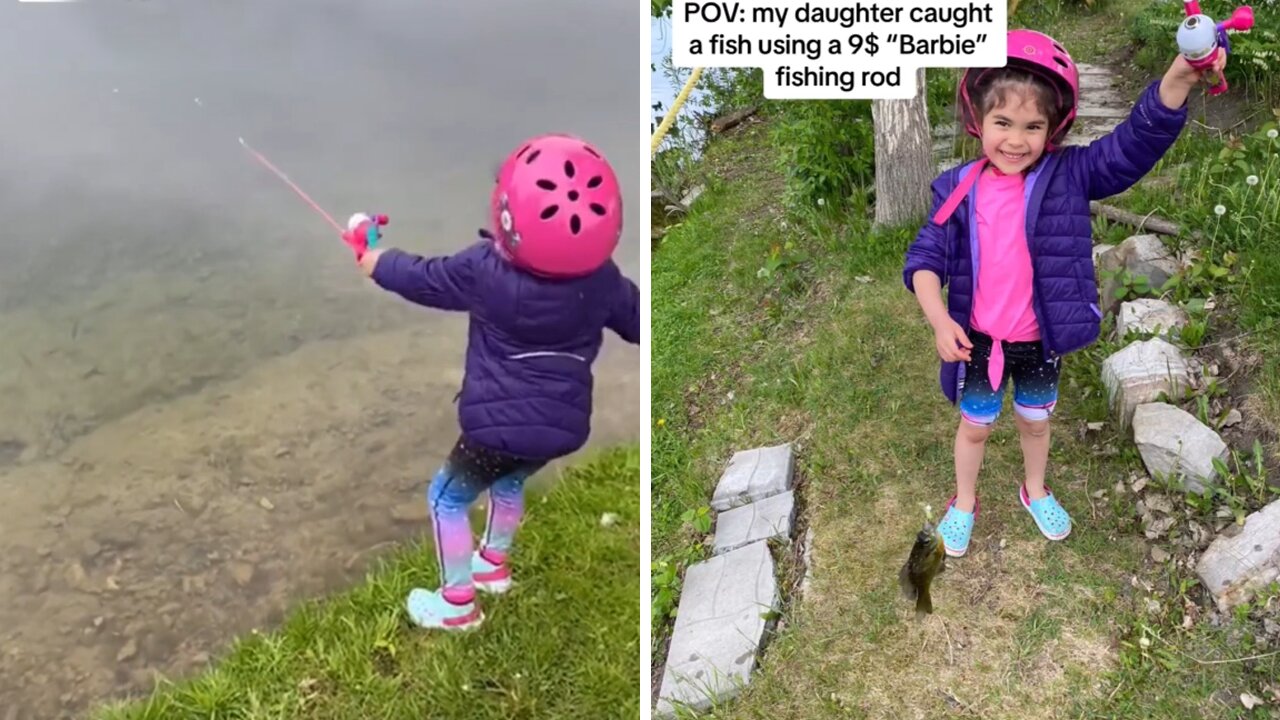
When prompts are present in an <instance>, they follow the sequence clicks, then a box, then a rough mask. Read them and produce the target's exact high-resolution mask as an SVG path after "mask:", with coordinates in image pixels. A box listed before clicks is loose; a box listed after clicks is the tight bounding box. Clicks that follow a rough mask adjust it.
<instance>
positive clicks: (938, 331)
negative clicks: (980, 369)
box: [933, 318, 973, 362]
mask: <svg viewBox="0 0 1280 720" xmlns="http://www.w3.org/2000/svg"><path fill="white" fill-rule="evenodd" d="M933 340H934V344H935V345H936V346H937V348H938V355H939V356H940V357H941V358H942V359H943V360H944V361H946V362H960V361H962V360H963V361H965V362H968V361H969V359H970V353H969V350H970V349H971V348H972V347H973V343H971V342H969V336H968V335H966V334H965V332H964V328H962V327H960V325H959V323H957V322H956V321H955V320H952V319H951V318H947V319H946V320H945V321H944V322H943V323H942V326H941V327H935V328H934V329H933ZM957 343H958V345H957Z"/></svg>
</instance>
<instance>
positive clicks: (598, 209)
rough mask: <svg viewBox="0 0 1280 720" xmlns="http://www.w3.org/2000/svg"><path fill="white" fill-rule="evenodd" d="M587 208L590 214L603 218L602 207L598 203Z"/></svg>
mask: <svg viewBox="0 0 1280 720" xmlns="http://www.w3.org/2000/svg"><path fill="white" fill-rule="evenodd" d="M588 207H590V208H591V212H593V213H595V214H597V215H599V216H600V217H604V206H603V205H601V204H600V203H591V204H590V205H589V206H588Z"/></svg>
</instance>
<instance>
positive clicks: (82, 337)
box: [0, 0, 641, 720]
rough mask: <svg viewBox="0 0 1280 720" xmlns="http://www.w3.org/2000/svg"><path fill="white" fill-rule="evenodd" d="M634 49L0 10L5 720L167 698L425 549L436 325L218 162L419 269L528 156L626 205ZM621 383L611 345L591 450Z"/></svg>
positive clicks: (280, 22) (447, 430) (307, 22)
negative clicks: (399, 554)
mask: <svg viewBox="0 0 1280 720" xmlns="http://www.w3.org/2000/svg"><path fill="white" fill-rule="evenodd" d="M486 18H489V19H486ZM639 22H640V17H639V15H638V13H637V10H636V8H635V7H634V6H633V5H631V4H628V3H601V2H591V0H549V1H547V2H540V3H523V2H519V1H518V0H504V1H502V2H489V3H481V4H467V3H421V2H417V1H416V0H413V1H411V0H400V1H392V0H378V1H370V2H362V3H350V2H330V1H327V0H326V1H320V0H277V1H276V2H271V3H254V2H248V1H247V0H245V1H229V2H219V3H166V2H127V3H126V2H105V3H97V2H85V3H76V4H18V3H12V2H11V3H4V4H0V99H2V100H3V103H4V106H5V110H4V112H3V113H0V217H3V219H4V227H3V230H0V411H2V412H0V719H2V720H18V719H25V718H37V717H38V718H55V717H73V716H80V715H82V714H83V713H84V712H85V711H86V709H87V708H88V707H90V705H92V704H95V703H97V702H100V701H103V700H107V699H111V698H116V697H120V696H123V695H125V694H128V693H131V692H143V691H146V690H147V689H149V688H150V686H151V683H152V680H151V677H152V673H153V672H160V673H163V674H165V675H168V676H171V677H172V676H176V675H181V674H184V673H188V672H194V671H196V670H198V669H199V668H200V667H202V666H203V663H205V662H206V661H207V660H208V659H209V658H211V657H212V658H216V657H217V656H218V654H219V652H221V651H222V650H223V649H224V648H225V644H226V643H227V642H228V641H230V640H231V639H232V638H233V637H234V636H235V635H236V634H238V633H242V632H246V631H248V630H249V629H251V628H255V627H259V628H262V627H269V626H270V624H271V623H272V622H275V621H276V620H278V619H279V618H280V617H281V616H282V614H283V613H284V612H285V611H286V610H287V608H288V607H289V605H290V603H292V602H295V601H297V600H298V599H301V598H304V597H308V596H311V595H314V594H316V593H320V592H324V591H326V590H332V589H337V588H340V587H342V586H344V585H346V584H347V583H349V582H352V581H354V580H356V579H358V578H359V577H361V576H362V574H363V571H364V569H365V567H366V565H367V563H368V562H369V560H370V559H372V558H373V557H374V556H375V555H376V554H377V553H378V552H380V551H381V550H384V549H385V548H386V547H387V545H388V543H389V542H390V541H395V540H399V539H404V538H408V537H412V536H416V535H419V534H422V533H425V532H427V527H426V520H425V503H424V502H423V496H422V491H423V488H424V485H425V483H426V481H427V479H428V478H429V477H430V475H431V473H432V472H433V471H434V469H435V467H436V466H437V465H438V464H439V462H440V461H441V460H442V459H443V457H444V454H445V453H446V452H447V451H448V449H449V447H450V446H451V444H452V442H453V439H454V437H455V434H456V427H457V426H456V420H455V415H454V411H455V407H454V405H452V403H451V399H452V397H453V394H454V392H455V391H456V388H457V385H458V382H459V380H460V377H461V359H462V352H463V345H462V342H463V339H464V337H465V335H464V332H463V331H464V327H465V326H464V322H465V320H464V318H461V317H458V316H452V315H446V314H443V313H438V312H433V311H429V310H425V309H419V308H414V307H411V306H409V305H407V304H406V303H404V302H403V301H401V300H400V299H399V298H397V297H395V296H392V295H390V294H388V293H385V292H383V291H381V290H379V289H377V288H376V287H374V286H372V285H371V284H370V283H369V282H368V281H366V280H365V279H364V278H363V277H362V276H361V275H359V273H358V272H357V271H356V270H355V268H354V267H353V264H352V262H351V259H350V256H349V254H348V253H347V251H346V248H345V247H344V246H342V245H341V243H340V241H339V240H338V239H337V238H336V237H334V234H333V232H332V231H331V230H330V229H329V227H328V226H327V224H326V223H325V221H324V220H322V219H321V218H320V217H319V216H318V215H317V214H316V213H314V212H313V211H312V210H311V209H309V208H308V207H307V206H306V205H305V204H303V203H302V202H301V201H300V200H299V199H298V198H297V197H296V196H294V195H293V194H292V193H291V192H290V191H289V190H288V188H287V187H286V186H285V185H283V184H282V183H281V182H280V181H279V180H278V179H276V178H275V177H274V176H272V175H270V174H269V173H268V172H267V171H266V170H264V169H263V168H262V167H261V166H259V165H257V164H255V163H254V162H253V160H252V158H251V157H250V156H249V155H248V154H247V153H246V152H245V151H244V149H243V148H241V146H240V145H239V143H238V141H237V138H238V137H244V138H245V140H246V141H248V142H249V143H250V144H251V145H253V146H254V147H255V148H256V149H258V150H259V151H261V152H262V153H264V154H265V155H266V156H267V157H268V158H270V159H271V161H272V162H273V163H275V164H276V165H277V166H279V167H280V168H281V169H282V170H284V172H286V173H288V174H289V176H290V177H291V178H292V179H293V180H294V181H295V182H297V183H298V184H299V185H300V186H302V187H303V189H305V190H306V191H307V192H308V193H310V194H311V195H312V197H314V198H315V200H316V201H317V202H319V203H320V204H321V205H322V206H324V207H326V208H327V209H328V210H329V211H330V212H332V213H334V215H336V216H337V217H338V218H339V220H340V221H341V219H342V218H345V217H346V216H347V215H348V214H350V213H351V212H354V211H357V210H365V209H368V210H375V211H378V212H386V213H388V214H390V216H391V221H392V224H391V226H390V227H389V228H388V234H389V238H388V241H389V242H390V243H392V244H395V245H398V246H400V247H404V248H406V249H410V250H414V251H418V252H423V253H437V252H450V251H453V250H455V249H458V248H461V247H462V246H464V245H465V244H467V243H469V242H471V240H472V239H473V237H474V231H475V229H476V228H478V227H480V226H481V225H482V224H483V223H484V210H485V207H486V203H487V192H488V190H489V188H490V182H491V178H492V172H493V170H494V168H495V167H496V164H497V163H498V162H499V161H500V159H501V158H502V156H503V155H504V154H505V153H506V152H507V151H508V150H509V149H510V148H511V147H512V146H513V145H514V144H515V143H516V142H518V141H519V140H520V139H522V138H523V137H524V136H526V135H528V134H531V133H536V132H542V131H545V130H548V129H564V130H568V131H571V132H576V133H579V134H582V135H584V136H586V137H589V138H592V139H593V140H595V141H596V142H597V143H598V144H599V145H600V146H601V147H602V148H603V149H604V151H605V152H606V153H607V154H608V155H609V156H610V157H611V159H612V160H613V161H614V163H615V164H616V166H617V169H618V172H619V176H620V177H621V178H622V180H623V183H624V188H625V190H626V191H627V192H628V196H629V198H637V200H632V201H631V204H630V205H629V208H639V207H640V202H639V201H638V198H640V197H641V193H640V188H639V187H637V185H636V183H637V182H638V180H637V178H638V176H639V173H638V161H639V157H638V144H637V140H638V138H637V136H636V132H637V122H636V118H637V110H638V109H639V107H638V105H639V87H638V85H639V80H638V77H637V72H636V52H635V50H636V42H637V38H638V36H639ZM197 99H198V102H197ZM638 212H639V210H638V209H632V210H630V211H629V218H628V219H629V221H630V224H629V226H628V232H627V234H626V237H625V238H624V245H623V248H622V249H621V250H620V251H619V255H618V259H619V262H620V264H621V265H622V266H623V267H624V269H625V270H626V271H627V272H628V273H629V274H631V275H632V276H633V277H634V276H635V273H636V272H637V270H638V268H639V252H640V246H639V243H638V242H637V241H636V218H637V215H638ZM638 368H639V354H638V352H637V351H636V349H635V348H634V347H631V346H626V345H624V344H622V343H621V342H619V341H617V339H616V338H613V337H610V339H609V340H608V341H607V343H606V347H605V351H604V353H603V355H602V357H601V360H600V362H599V364H598V389H597V398H598V401H599V412H598V413H597V424H596V433H595V436H594V438H593V443H594V444H602V443H612V442H617V441H623V440H630V439H633V438H634V437H635V436H636V435H637V433H638V421H639V419H638V416H639V382H638V377H639V371H638ZM606 401H607V402H606Z"/></svg>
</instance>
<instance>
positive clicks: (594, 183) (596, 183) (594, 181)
mask: <svg viewBox="0 0 1280 720" xmlns="http://www.w3.org/2000/svg"><path fill="white" fill-rule="evenodd" d="M602 182H604V178H602V177H600V176H599V175H596V176H594V177H592V178H591V179H590V180H588V181H587V187H589V188H591V189H593V190H594V189H595V188H598V187H600V183H602Z"/></svg>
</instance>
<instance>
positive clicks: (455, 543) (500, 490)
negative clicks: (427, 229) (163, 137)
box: [343, 135, 640, 630]
mask: <svg viewBox="0 0 1280 720" xmlns="http://www.w3.org/2000/svg"><path fill="white" fill-rule="evenodd" d="M385 222H386V221H385V219H381V220H374V219H372V218H370V217H368V216H366V215H356V216H354V217H353V218H352V220H351V223H350V224H349V226H350V227H351V230H349V231H348V232H347V233H346V234H344V235H343V239H344V240H345V241H346V242H347V244H348V245H350V246H351V247H352V248H353V249H354V250H355V253H356V260H357V262H358V263H359V264H360V267H361V268H362V269H363V270H364V272H365V273H366V274H367V275H369V276H370V277H372V278H373V280H374V282H376V283H377V284H378V285H379V286H381V287H383V288H385V289H386V290H389V291H391V292H394V293H396V294H398V295H400V296H401V297H403V298H405V299H406V300H409V301H411V302H414V303H417V304H420V305H425V306H427V307H433V308H438V309H441V310H456V311H461V312H466V313H469V314H470V316H471V322H470V332H469V339H468V346H467V360H466V373H465V378H464V380H463V385H462V391H461V392H460V393H459V398H460V403H459V407H458V415H459V420H460V424H461V426H462V434H461V437H460V438H459V439H458V441H457V444H456V445H455V447H454V449H453V451H452V453H451V454H450V455H449V458H448V460H447V461H446V462H445V464H444V466H443V467H442V468H440V470H439V472H437V473H436V476H435V478H434V479H433V480H432V482H431V485H430V487H429V489H428V491H427V499H428V504H429V506H430V510H431V516H432V520H433V524H434V527H435V545H436V555H437V559H438V561H439V563H440V569H441V574H442V583H441V588H440V590H437V591H428V590H424V589H415V590H413V591H412V592H411V593H410V594H409V598H408V610H409V616H410V618H411V619H412V620H413V622H415V623H416V624H418V625H420V626H422V627H427V628H441V629H447V630H462V629H469V628H474V627H476V626H478V625H479V624H480V622H481V621H482V620H483V617H484V616H483V613H482V612H481V611H480V609H479V607H478V605H477V603H476V598H475V591H476V589H477V588H478V589H480V590H484V591H487V592H492V593H502V592H505V591H506V590H507V589H508V588H509V587H510V586H511V570H510V567H509V566H508V564H507V558H508V555H509V554H510V552H511V546H512V539H513V537H514V535H515V531H516V526H517V525H518V524H519V522H520V518H521V515H522V513H523V509H524V508H523V497H522V496H523V487H524V482H525V480H526V479H527V478H528V477H529V476H530V475H532V474H533V473H535V472H537V471H538V470H539V469H541V468H542V467H543V466H544V465H546V464H547V463H548V462H549V461H551V460H553V459H555V458H559V457H562V456H564V455H568V454H569V453H572V452H574V451H576V450H578V449H579V448H581V447H582V446H583V445H584V444H585V443H586V440H587V436H588V435H589V434H590V430H591V410H592V407H591V404H592V403H591V401H592V395H591V393H592V385H593V376H592V372H591V365H592V363H593V362H594V361H595V359H596V355H597V354H598V353H599V351H600V347H601V344H602V343H603V341H604V336H603V331H604V329H605V328H608V329H610V330H612V331H613V332H615V333H617V334H618V335H619V336H621V337H622V338H623V339H624V340H626V341H627V342H630V343H633V344H639V342H640V291H639V289H638V288H637V287H636V285H635V284H634V283H633V282H631V281H630V280H628V279H627V278H626V277H624V276H623V275H622V273H621V271H620V270H619V269H618V267H617V265H615V264H614V263H613V261H612V260H611V259H610V258H611V256H612V254H613V251H614V248H616V247H617V244H618V240H619V237H620V236H621V233H622V196H621V193H620V191H619V187H618V180H617V178H616V177H615V176H614V172H613V169H612V168H611V167H610V165H609V163H608V162H607V161H606V160H605V159H604V157H603V155H601V153H600V152H599V151H598V150H596V149H595V148H594V147H592V146H591V145H590V144H588V143H586V142H584V141H583V140H580V139H578V138H575V137H571V136H567V135H543V136H540V137H536V138H533V139H531V140H529V141H527V142H525V143H524V144H522V145H521V146H520V147H519V148H518V149H517V150H516V151H515V152H513V153H512V154H511V155H510V156H509V157H508V158H507V159H506V161H505V162H504V163H503V165H502V167H501V168H500V170H499V172H498V177H497V185H496V187H494V190H493V195H492V200H491V224H492V227H491V230H490V231H488V232H486V231H484V230H481V231H480V236H481V238H482V239H481V240H480V241H478V242H476V243H475V244H473V245H472V246H471V247H469V248H467V249H466V250H463V251H462V252H460V253H457V254H456V255H451V256H444V257H431V258H424V257H420V256H418V255H413V254H410V253H407V252H403V251H401V250H395V249H388V250H373V249H369V246H370V245H372V244H373V242H375V241H376V240H377V239H378V238H379V237H380V232H379V230H378V226H379V225H380V224H383V223H385ZM486 489H487V490H489V494H490V501H489V517H488V522H487V528H486V530H485V534H484V538H483V540H482V541H481V543H480V548H479V550H478V552H474V553H473V550H474V548H473V544H472V537H471V526H470V524H469V523H468V520H467V510H468V508H469V507H470V506H471V504H472V503H474V502H475V501H476V499H477V497H478V496H479V494H480V493H481V492H482V491H484V490H486Z"/></svg>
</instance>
